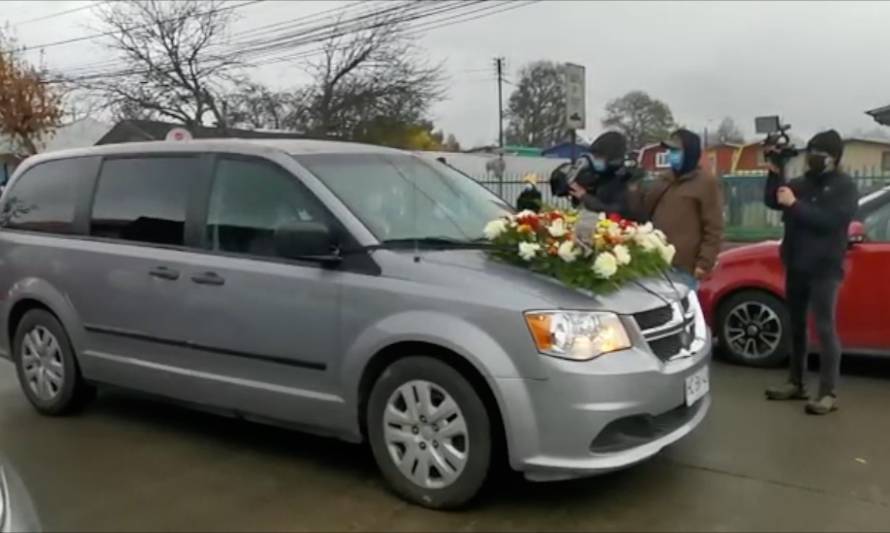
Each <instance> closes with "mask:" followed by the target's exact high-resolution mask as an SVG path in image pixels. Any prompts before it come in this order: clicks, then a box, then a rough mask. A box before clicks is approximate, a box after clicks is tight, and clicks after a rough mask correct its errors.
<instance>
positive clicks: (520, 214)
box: [516, 209, 538, 218]
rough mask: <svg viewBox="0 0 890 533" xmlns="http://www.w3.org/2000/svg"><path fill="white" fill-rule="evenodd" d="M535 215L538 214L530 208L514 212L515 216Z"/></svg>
mask: <svg viewBox="0 0 890 533" xmlns="http://www.w3.org/2000/svg"><path fill="white" fill-rule="evenodd" d="M536 216H538V214H537V213H535V212H534V211H532V210H530V209H526V210H525V211H520V212H519V213H517V214H516V218H525V217H536Z"/></svg>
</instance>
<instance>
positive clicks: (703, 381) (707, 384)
mask: <svg viewBox="0 0 890 533" xmlns="http://www.w3.org/2000/svg"><path fill="white" fill-rule="evenodd" d="M710 389H711V380H710V377H709V376H708V367H707V366H705V367H702V368H700V369H698V370H696V371H695V373H694V374H692V375H691V376H686V405H687V406H690V405H692V404H694V403H695V402H697V401H699V400H701V399H702V398H704V397H705V395H706V394H708V391H709V390H710Z"/></svg>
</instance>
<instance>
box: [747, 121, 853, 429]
mask: <svg viewBox="0 0 890 533" xmlns="http://www.w3.org/2000/svg"><path fill="white" fill-rule="evenodd" d="M842 155H843V141H842V140H841V137H840V135H839V134H838V133H837V132H836V131H834V130H829V131H825V132H822V133H818V134H816V135H815V136H814V137H813V138H812V139H810V142H809V143H807V149H806V158H807V168H808V170H807V171H806V173H805V174H804V176H803V177H800V178H797V179H793V180H791V181H790V182H788V183H785V181H784V178H783V176H782V175H781V173H780V170H779V169H778V168H777V167H775V166H774V165H770V174H769V177H768V178H767V186H766V189H765V191H764V202H765V203H766V205H767V207H770V208H772V209H777V210H780V211H782V220H783V221H784V223H785V237H784V239H783V240H782V245H781V255H782V262H783V263H784V265H785V271H786V278H785V292H786V297H787V301H788V309H789V313H790V315H791V339H792V352H791V374H790V378H789V380H788V383H786V384H784V385H782V386H779V387H772V388H770V389H767V391H766V394H767V397H768V398H769V399H772V400H796V399H806V398H807V394H806V387H805V385H804V372H805V370H806V358H807V310H808V309H809V310H810V311H811V312H812V314H813V318H814V322H815V325H816V332H817V334H818V336H819V341H820V343H821V345H822V353H821V363H820V382H819V391H818V395H817V396H816V397H815V398H814V399H811V400H810V402H809V403H807V407H806V411H807V412H808V413H811V414H827V413H829V412H831V411H833V410H835V409H836V408H837V391H836V387H837V381H838V377H839V375H840V364H841V346H840V341H839V340H838V335H837V329H836V326H835V310H836V307H837V295H838V289H839V288H840V285H841V282H842V281H843V278H844V269H843V262H844V255H845V254H846V250H847V246H848V237H847V231H848V227H849V225H850V222H851V221H852V220H853V217H854V216H855V215H856V209H857V206H858V198H859V194H858V191H857V190H856V184H855V183H854V182H853V180H852V179H851V178H850V177H849V176H848V175H846V174H844V173H843V172H841V170H840V169H839V168H838V165H839V163H840V161H841V156H842ZM752 326H754V327H756V325H754V324H752Z"/></svg>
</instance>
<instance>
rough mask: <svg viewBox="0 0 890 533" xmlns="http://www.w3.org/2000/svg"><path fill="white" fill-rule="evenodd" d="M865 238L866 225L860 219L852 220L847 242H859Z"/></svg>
mask: <svg viewBox="0 0 890 533" xmlns="http://www.w3.org/2000/svg"><path fill="white" fill-rule="evenodd" d="M864 240H865V225H864V224H862V222H860V221H858V220H854V221H853V222H850V226H849V228H848V229H847V242H849V243H850V244H859V243H860V242H862V241H864Z"/></svg>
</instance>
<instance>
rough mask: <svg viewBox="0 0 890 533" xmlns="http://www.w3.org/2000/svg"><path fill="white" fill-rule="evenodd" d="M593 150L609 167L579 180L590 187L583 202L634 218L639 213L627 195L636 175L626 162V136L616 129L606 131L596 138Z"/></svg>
mask: <svg viewBox="0 0 890 533" xmlns="http://www.w3.org/2000/svg"><path fill="white" fill-rule="evenodd" d="M590 152H591V153H592V154H593V155H594V156H596V157H601V158H603V159H605V160H606V169H605V170H604V171H602V172H598V173H591V176H590V179H589V181H587V182H584V181H581V180H580V179H579V183H581V185H583V186H584V188H585V189H587V194H586V195H585V196H583V197H582V198H581V205H583V206H584V208H585V209H587V210H588V211H597V212H604V213H616V214H618V215H621V216H622V217H624V218H627V219H631V220H635V219H636V218H637V217H636V213H635V212H634V211H633V210H632V209H631V206H630V200H629V198H628V195H629V188H630V184H631V182H632V181H634V180H635V179H636V177H637V176H635V175H634V173H633V172H631V171H630V170H629V169H627V168H625V166H624V159H625V156H626V155H627V139H626V138H625V137H624V135H622V134H621V133H618V132H616V131H609V132H606V133H603V134H602V135H600V136H599V137H597V138H596V140H595V141H593V144H592V145H591V146H590Z"/></svg>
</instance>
